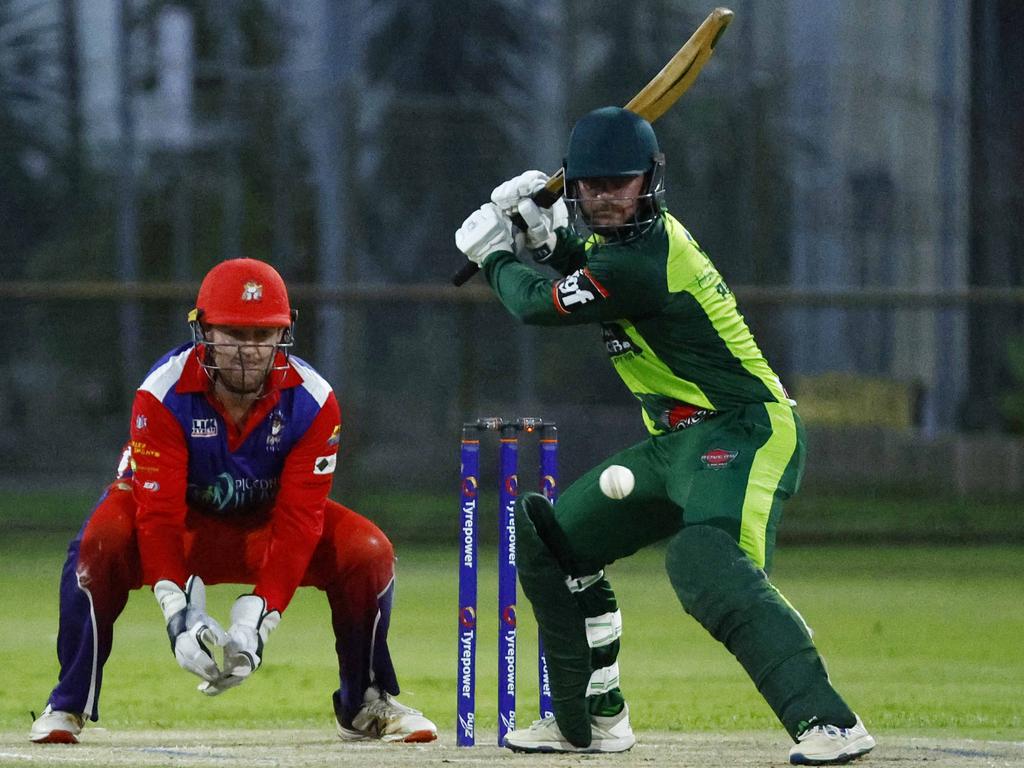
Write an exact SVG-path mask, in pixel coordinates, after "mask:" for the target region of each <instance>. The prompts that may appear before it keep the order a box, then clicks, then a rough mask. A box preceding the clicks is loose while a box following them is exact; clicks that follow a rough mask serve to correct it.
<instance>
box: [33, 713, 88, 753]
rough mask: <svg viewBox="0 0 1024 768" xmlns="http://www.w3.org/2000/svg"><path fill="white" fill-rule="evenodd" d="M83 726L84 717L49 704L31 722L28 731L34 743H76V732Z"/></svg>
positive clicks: (79, 731) (78, 732)
mask: <svg viewBox="0 0 1024 768" xmlns="http://www.w3.org/2000/svg"><path fill="white" fill-rule="evenodd" d="M84 726H85V718H84V717H82V715H79V714H76V713H74V712H62V711H61V710H59V709H54V708H53V707H51V706H50V705H49V704H47V705H46V709H44V710H43V712H42V714H40V715H39V717H37V718H36V719H35V722H33V723H32V730H31V731H29V732H28V738H29V740H30V741H34V742H35V743H36V744H77V743H78V734H80V733H81V732H82V728H83V727H84Z"/></svg>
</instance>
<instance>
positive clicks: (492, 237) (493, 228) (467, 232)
mask: <svg viewBox="0 0 1024 768" xmlns="http://www.w3.org/2000/svg"><path fill="white" fill-rule="evenodd" d="M455 245H456V247H458V249H459V250H460V251H462V252H463V253H464V254H466V258H468V259H469V260H470V261H472V262H474V263H475V264H477V265H478V266H481V267H482V266H483V265H484V262H485V261H486V260H487V257H488V256H490V255H491V254H492V253H495V252H497V251H508V252H509V253H515V238H514V237H513V235H512V221H511V220H510V219H509V217H508V216H506V215H505V214H504V213H502V211H501V209H499V208H498V206H496V205H495V204H494V203H485V204H484V205H481V206H480V207H479V208H478V209H477V210H475V211H473V213H471V214H470V215H469V218H467V219H466V220H465V221H464V222H462V226H461V227H459V228H458V230H457V231H456V232H455Z"/></svg>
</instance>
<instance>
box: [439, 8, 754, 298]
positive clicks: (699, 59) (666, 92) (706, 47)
mask: <svg viewBox="0 0 1024 768" xmlns="http://www.w3.org/2000/svg"><path fill="white" fill-rule="evenodd" d="M733 15H734V14H733V12H732V11H730V10H729V9H728V8H715V10H713V11H712V12H711V13H709V14H708V17H707V18H706V19H704V21H703V22H701V25H700V26H699V27H697V30H696V31H695V32H694V33H693V34H692V35H691V36H690V39H689V40H687V41H686V42H685V43H683V47H682V48H680V49H679V50H678V51H676V53H675V55H674V56H673V57H672V58H671V59H669V60H668V63H667V64H665V66H664V67H662V70H661V71H660V72H659V73H658V74H656V75H655V76H654V77H653V78H652V79H651V81H650V82H649V83H647V85H645V86H644V87H643V88H642V89H641V90H640V92H639V93H637V95H636V96H634V97H633V98H632V99H630V100H629V103H627V104H626V106H625V108H626V109H628V110H630V111H631V112H636V114H638V115H640V117H642V118H644V119H645V120H647V121H648V122H650V123H653V122H654V121H655V120H657V119H658V118H659V117H661V116H662V115H663V114H665V112H667V111H668V109H669V107H671V106H672V105H673V104H675V103H676V101H677V100H678V99H679V97H680V96H682V95H683V94H684V93H686V91H688V90H689V88H690V86H691V85H693V83H694V81H695V80H696V79H697V75H699V74H700V71H701V69H703V68H704V65H705V64H707V62H708V59H710V58H711V54H712V53H713V52H714V50H715V46H716V45H717V44H718V39H719V38H720V37H721V36H722V33H723V32H724V31H725V28H726V27H728V26H729V22H730V21H732V17H733ZM564 191H565V179H564V178H563V170H562V169H561V168H559V169H558V171H557V172H556V173H555V174H554V175H553V176H552V177H551V178H550V179H548V182H547V184H545V185H544V188H543V189H541V190H540V191H539V192H537V194H535V195H534V196H533V201H534V202H535V203H537V205H539V206H541V207H542V208H550V207H551V206H552V205H553V204H554V203H555V201H556V200H558V198H560V197H561V196H562V193H563V192H564ZM479 269H480V268H479V267H478V266H477V265H476V264H474V263H473V262H468V263H467V264H465V265H464V266H463V267H462V269H460V270H459V271H458V272H457V273H455V275H453V276H452V284H453V285H456V286H459V285H462V284H463V283H465V282H466V281H467V280H469V279H470V278H471V277H473V275H475V274H476V273H477V272H478V271H479Z"/></svg>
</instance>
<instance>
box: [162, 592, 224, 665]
mask: <svg viewBox="0 0 1024 768" xmlns="http://www.w3.org/2000/svg"><path fill="white" fill-rule="evenodd" d="M153 594H154V595H156V599H157V602H158V603H160V610H161V611H163V614H164V621H166V622H167V636H168V637H169V638H170V640H171V650H172V651H173V652H174V658H175V659H177V660H178V665H179V666H180V667H181V668H182V669H184V670H186V671H188V672H191V673H192V674H193V675H198V676H199V677H201V678H203V679H204V680H207V681H212V680H216V679H217V678H219V677H220V669H218V668H217V662H216V660H215V659H214V658H213V648H214V647H215V646H218V645H224V644H225V643H226V642H227V641H228V636H227V634H226V633H225V632H224V630H223V629H222V628H221V626H220V624H218V623H217V622H216V621H214V620H213V619H211V618H210V617H209V616H207V615H206V585H205V584H203V580H202V579H201V578H199V577H198V576H190V577H189V578H188V581H186V582H185V589H182V588H181V587H179V586H178V585H177V584H175V583H174V582H173V581H169V580H167V579H161V580H160V581H158V582H157V583H156V584H154V585H153Z"/></svg>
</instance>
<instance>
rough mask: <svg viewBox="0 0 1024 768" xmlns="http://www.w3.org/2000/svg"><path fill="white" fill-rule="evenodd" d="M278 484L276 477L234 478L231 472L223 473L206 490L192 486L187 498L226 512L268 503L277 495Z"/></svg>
mask: <svg viewBox="0 0 1024 768" xmlns="http://www.w3.org/2000/svg"><path fill="white" fill-rule="evenodd" d="M278 483H279V480H278V478H276V477H270V478H262V477H234V476H233V475H231V473H230V472H221V473H220V474H219V475H217V478H216V480H214V482H213V483H211V484H210V485H208V486H206V487H205V488H200V487H199V486H196V485H190V486H189V487H188V492H187V497H188V500H189V501H190V502H192V503H195V504H198V505H200V506H202V507H205V508H207V509H212V510H215V511H217V512H225V511H227V510H228V509H238V508H239V507H247V506H250V505H261V504H265V503H267V502H268V501H270V500H271V499H273V497H274V496H275V495H276V494H277V486H278Z"/></svg>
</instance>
